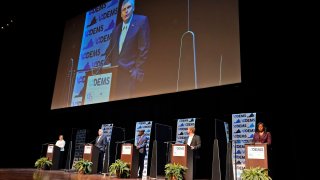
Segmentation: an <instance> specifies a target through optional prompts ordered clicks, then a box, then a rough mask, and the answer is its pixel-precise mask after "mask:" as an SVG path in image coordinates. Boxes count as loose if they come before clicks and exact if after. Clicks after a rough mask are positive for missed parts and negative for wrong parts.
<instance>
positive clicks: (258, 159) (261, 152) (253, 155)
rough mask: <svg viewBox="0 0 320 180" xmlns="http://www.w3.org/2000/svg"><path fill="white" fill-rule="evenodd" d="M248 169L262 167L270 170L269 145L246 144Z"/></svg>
mask: <svg viewBox="0 0 320 180" xmlns="http://www.w3.org/2000/svg"><path fill="white" fill-rule="evenodd" d="M245 149H246V157H245V158H246V168H251V167H261V168H266V169H268V155H267V151H268V150H267V144H246V145H245Z"/></svg>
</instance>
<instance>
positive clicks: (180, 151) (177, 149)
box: [171, 144, 193, 180]
mask: <svg viewBox="0 0 320 180" xmlns="http://www.w3.org/2000/svg"><path fill="white" fill-rule="evenodd" d="M171 163H176V164H180V165H183V166H186V167H187V168H188V169H187V171H186V174H185V175H184V179H186V180H192V179H193V151H192V150H191V148H190V147H189V146H188V145H186V144H172V150H171Z"/></svg>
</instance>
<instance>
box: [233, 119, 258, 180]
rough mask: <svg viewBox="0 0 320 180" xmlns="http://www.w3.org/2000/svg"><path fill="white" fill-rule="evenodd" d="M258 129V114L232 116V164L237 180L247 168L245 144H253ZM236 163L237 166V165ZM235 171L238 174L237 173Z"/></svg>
mask: <svg viewBox="0 0 320 180" xmlns="http://www.w3.org/2000/svg"><path fill="white" fill-rule="evenodd" d="M255 127H256V113H242V114H232V140H234V141H233V144H232V149H233V150H235V151H233V152H232V162H233V167H236V170H235V169H233V171H234V174H237V177H236V178H235V179H236V180H238V179H239V180H240V179H241V178H240V175H241V173H242V170H243V169H244V168H245V153H246V152H245V146H244V145H245V144H248V143H251V142H252V139H253V135H254V132H255ZM235 163H236V164H235ZM235 171H236V172H237V173H235Z"/></svg>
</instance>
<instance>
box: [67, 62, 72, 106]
mask: <svg viewBox="0 0 320 180" xmlns="http://www.w3.org/2000/svg"><path fill="white" fill-rule="evenodd" d="M70 60H71V66H70V69H69V86H68V99H67V107H69V106H71V102H70V100H71V95H70V94H71V89H72V79H73V58H70ZM68 103H70V104H68Z"/></svg>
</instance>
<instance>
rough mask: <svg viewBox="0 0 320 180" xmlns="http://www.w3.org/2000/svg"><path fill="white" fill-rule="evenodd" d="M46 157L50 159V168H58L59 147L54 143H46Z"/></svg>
mask: <svg viewBox="0 0 320 180" xmlns="http://www.w3.org/2000/svg"><path fill="white" fill-rule="evenodd" d="M47 158H48V159H49V160H50V161H52V167H51V169H52V170H58V169H59V162H60V148H59V147H58V146H56V145H54V144H48V148H47Z"/></svg>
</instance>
